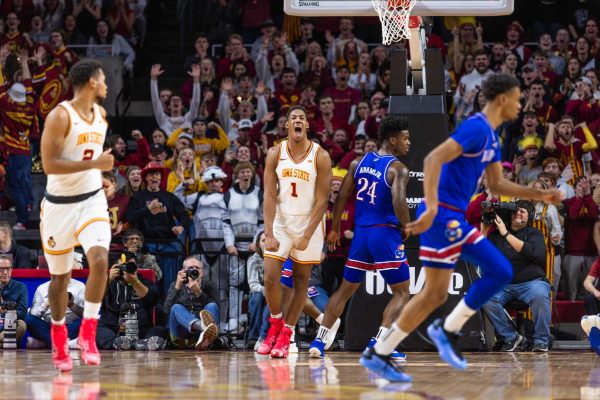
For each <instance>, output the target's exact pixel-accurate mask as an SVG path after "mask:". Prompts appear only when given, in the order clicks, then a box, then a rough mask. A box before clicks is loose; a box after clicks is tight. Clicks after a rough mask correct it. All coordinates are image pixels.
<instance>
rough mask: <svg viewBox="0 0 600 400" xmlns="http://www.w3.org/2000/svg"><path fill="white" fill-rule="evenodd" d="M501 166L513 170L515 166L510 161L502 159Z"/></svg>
mask: <svg viewBox="0 0 600 400" xmlns="http://www.w3.org/2000/svg"><path fill="white" fill-rule="evenodd" d="M502 168H506V169H509V170H511V171H514V170H515V168H514V167H513V165H512V163H509V162H508V161H504V162H503V163H502Z"/></svg>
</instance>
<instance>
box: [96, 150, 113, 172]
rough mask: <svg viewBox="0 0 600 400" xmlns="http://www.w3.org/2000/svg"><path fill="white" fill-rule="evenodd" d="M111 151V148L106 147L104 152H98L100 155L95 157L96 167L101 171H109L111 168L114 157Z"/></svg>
mask: <svg viewBox="0 0 600 400" xmlns="http://www.w3.org/2000/svg"><path fill="white" fill-rule="evenodd" d="M111 151H112V149H108V150H106V151H105V152H104V153H102V154H100V157H98V158H97V159H96V163H95V164H96V168H98V169H99V170H101V171H111V170H112V169H113V165H114V164H115V157H114V156H113V155H112V154H110V153H111Z"/></svg>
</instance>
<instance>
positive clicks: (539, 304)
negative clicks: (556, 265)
mask: <svg viewBox="0 0 600 400" xmlns="http://www.w3.org/2000/svg"><path fill="white" fill-rule="evenodd" d="M507 208H508V207H507V206H506V207H504V210H506V209H507ZM515 208H516V210H515V211H512V212H511V213H510V224H509V226H508V227H507V226H506V224H505V222H504V220H503V218H502V217H504V218H506V219H508V218H507V217H508V216H507V215H506V212H502V211H501V214H500V215H498V213H496V215H495V218H494V221H493V223H494V224H495V226H496V231H494V232H492V233H491V234H490V236H489V237H488V238H489V240H490V241H491V242H492V244H493V245H494V246H496V247H497V248H498V249H499V250H500V252H502V254H504V255H505V256H506V258H507V259H508V261H509V262H510V264H511V265H512V268H513V280H512V282H511V283H510V284H508V285H506V286H505V287H503V288H502V289H501V290H500V291H499V292H498V293H497V294H495V295H494V296H493V297H492V298H491V299H490V300H489V301H488V302H487V303H486V304H485V305H484V306H483V309H484V311H485V313H486V315H487V316H488V318H489V319H490V321H491V322H492V325H494V328H495V329H496V334H497V336H498V338H499V339H502V341H503V345H502V348H501V351H514V350H515V349H517V348H518V346H519V345H520V344H521V342H522V341H523V337H522V336H521V335H520V334H519V333H518V332H517V331H516V330H515V328H514V326H513V324H512V322H511V321H510V318H509V317H508V316H507V314H506V312H505V311H504V305H505V304H507V303H508V302H510V301H513V300H518V301H522V302H524V303H527V305H529V308H530V310H531V312H532V314H533V322H534V324H535V333H534V335H533V342H534V343H533V351H534V352H547V351H548V340H549V338H550V317H551V315H550V283H548V280H547V278H546V271H545V268H546V246H545V244H544V236H543V235H542V233H541V232H540V231H539V230H537V229H535V228H533V227H532V226H531V224H532V222H533V220H534V217H535V207H534V206H533V204H532V203H531V202H529V201H525V200H520V201H518V202H517V203H516V205H515ZM486 214H487V213H484V216H485V215H486ZM485 222H487V223H489V222H490V221H489V220H487V221H485Z"/></svg>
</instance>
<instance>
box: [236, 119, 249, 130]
mask: <svg viewBox="0 0 600 400" xmlns="http://www.w3.org/2000/svg"><path fill="white" fill-rule="evenodd" d="M250 128H252V121H250V120H249V119H243V120H241V121H240V123H239V124H238V130H240V129H250Z"/></svg>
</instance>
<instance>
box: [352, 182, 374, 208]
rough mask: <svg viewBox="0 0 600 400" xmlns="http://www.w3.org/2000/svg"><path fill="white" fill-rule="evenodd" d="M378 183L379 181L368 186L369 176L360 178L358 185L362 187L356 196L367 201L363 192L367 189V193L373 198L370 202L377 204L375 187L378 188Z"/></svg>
mask: <svg viewBox="0 0 600 400" xmlns="http://www.w3.org/2000/svg"><path fill="white" fill-rule="evenodd" d="M378 183H379V182H373V183H372V184H371V186H368V185H369V180H368V179H367V178H360V179H359V180H358V186H359V187H360V189H358V192H357V193H356V198H357V199H358V200H360V201H365V198H364V197H363V192H364V191H365V190H366V191H367V193H366V195H367V196H369V197H370V198H371V200H369V203H370V204H375V198H376V197H377V196H376V195H375V188H377V184H378ZM367 187H368V189H367Z"/></svg>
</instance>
